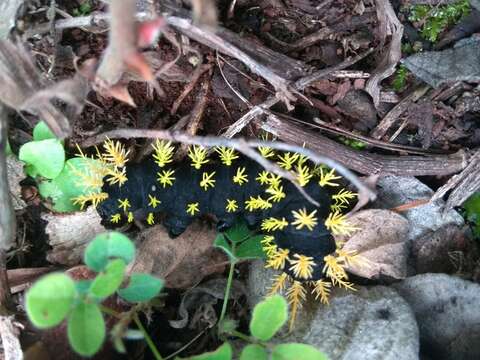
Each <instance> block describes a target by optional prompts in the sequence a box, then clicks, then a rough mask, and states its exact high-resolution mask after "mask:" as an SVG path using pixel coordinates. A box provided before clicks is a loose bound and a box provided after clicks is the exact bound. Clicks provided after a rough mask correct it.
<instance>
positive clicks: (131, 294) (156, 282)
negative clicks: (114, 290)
mask: <svg viewBox="0 0 480 360" xmlns="http://www.w3.org/2000/svg"><path fill="white" fill-rule="evenodd" d="M163 284H164V283H163V280H161V279H158V278H156V277H154V276H152V275H149V274H140V273H135V274H132V276H131V277H130V283H129V284H128V286H127V287H126V288H123V289H120V290H118V295H119V296H120V297H122V298H123V299H125V300H127V301H129V302H142V301H149V300H151V299H152V298H154V297H155V296H157V295H158V293H159V292H160V290H162V288H163Z"/></svg>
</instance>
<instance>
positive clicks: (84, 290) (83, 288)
mask: <svg viewBox="0 0 480 360" xmlns="http://www.w3.org/2000/svg"><path fill="white" fill-rule="evenodd" d="M92 283H93V280H78V281H77V282H76V283H75V288H76V289H77V292H78V295H80V296H83V295H87V294H88V291H89V290H90V286H91V285H92Z"/></svg>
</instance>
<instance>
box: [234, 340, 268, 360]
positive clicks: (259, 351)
mask: <svg viewBox="0 0 480 360" xmlns="http://www.w3.org/2000/svg"><path fill="white" fill-rule="evenodd" d="M267 358H268V354H267V351H266V350H265V349H264V348H263V347H262V346H260V345H257V344H250V345H247V346H245V347H244V348H243V350H242V353H241V355H240V360H252V359H255V360H267Z"/></svg>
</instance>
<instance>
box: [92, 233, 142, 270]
mask: <svg viewBox="0 0 480 360" xmlns="http://www.w3.org/2000/svg"><path fill="white" fill-rule="evenodd" d="M134 257H135V245H134V244H133V242H132V241H131V240H130V239H129V238H128V237H126V236H125V235H123V234H121V233H119V232H116V231H111V232H107V233H104V234H100V235H97V236H96V237H95V239H93V240H92V242H90V244H88V246H87V248H86V249H85V254H84V262H85V265H87V266H88V267H89V268H90V269H92V270H93V271H96V272H100V271H103V270H104V269H105V267H106V266H107V264H108V263H109V261H110V260H111V259H112V258H119V259H123V261H125V263H126V264H128V263H130V262H131V261H132V260H133V258H134Z"/></svg>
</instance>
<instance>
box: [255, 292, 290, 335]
mask: <svg viewBox="0 0 480 360" xmlns="http://www.w3.org/2000/svg"><path fill="white" fill-rule="evenodd" d="M287 318H288V305H287V301H286V300H285V299H284V298H283V296H280V295H274V296H271V297H268V298H266V299H265V300H263V301H261V302H259V303H258V304H257V305H255V308H254V309H253V314H252V319H251V320H250V332H251V334H252V335H253V336H254V337H256V338H257V339H259V340H262V341H268V340H270V339H271V338H272V337H273V335H275V334H276V333H277V331H278V330H280V328H281V327H282V326H283V325H284V324H285V322H286V321H287Z"/></svg>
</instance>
